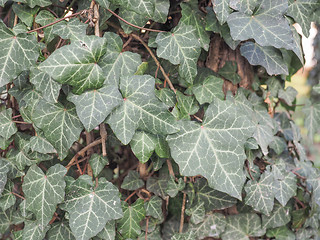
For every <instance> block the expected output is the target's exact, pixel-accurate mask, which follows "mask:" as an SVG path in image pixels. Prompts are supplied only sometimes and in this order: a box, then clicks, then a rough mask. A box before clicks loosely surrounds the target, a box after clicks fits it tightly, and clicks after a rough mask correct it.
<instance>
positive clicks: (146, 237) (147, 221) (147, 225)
mask: <svg viewBox="0 0 320 240" xmlns="http://www.w3.org/2000/svg"><path fill="white" fill-rule="evenodd" d="M148 228H149V217H147V219H146V235H145V236H144V239H145V240H148Z"/></svg>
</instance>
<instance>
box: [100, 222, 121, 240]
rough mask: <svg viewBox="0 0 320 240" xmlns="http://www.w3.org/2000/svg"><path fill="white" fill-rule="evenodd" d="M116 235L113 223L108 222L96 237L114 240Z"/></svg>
mask: <svg viewBox="0 0 320 240" xmlns="http://www.w3.org/2000/svg"><path fill="white" fill-rule="evenodd" d="M115 235H116V228H115V221H114V220H111V221H108V222H107V224H106V225H105V226H104V228H103V229H102V231H101V232H99V233H98V234H97V237H99V238H101V239H104V240H114V239H115Z"/></svg>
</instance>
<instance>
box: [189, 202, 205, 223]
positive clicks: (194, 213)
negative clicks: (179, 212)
mask: <svg viewBox="0 0 320 240" xmlns="http://www.w3.org/2000/svg"><path fill="white" fill-rule="evenodd" d="M205 211H206V210H205V208H204V202H197V204H196V205H195V206H193V207H191V208H187V209H186V214H187V215H188V216H191V217H190V221H191V223H193V224H198V223H201V222H202V221H203V220H204V216H205V214H206V212H205Z"/></svg>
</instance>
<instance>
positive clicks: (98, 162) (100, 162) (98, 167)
mask: <svg viewBox="0 0 320 240" xmlns="http://www.w3.org/2000/svg"><path fill="white" fill-rule="evenodd" d="M89 164H90V166H91V168H92V172H93V175H94V176H95V177H97V176H98V175H99V173H100V172H101V171H102V169H103V168H104V167H105V166H106V165H107V164H109V161H108V158H107V157H103V156H101V155H99V154H96V153H94V154H92V155H91V157H90V159H89Z"/></svg>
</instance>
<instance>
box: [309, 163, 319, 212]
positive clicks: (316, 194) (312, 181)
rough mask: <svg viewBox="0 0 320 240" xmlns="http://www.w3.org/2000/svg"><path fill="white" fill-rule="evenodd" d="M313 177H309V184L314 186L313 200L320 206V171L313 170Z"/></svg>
mask: <svg viewBox="0 0 320 240" xmlns="http://www.w3.org/2000/svg"><path fill="white" fill-rule="evenodd" d="M310 175H311V176H308V178H307V183H308V184H310V185H311V186H312V198H313V199H314V201H315V202H316V203H317V204H318V205H319V206H320V201H319V199H320V177H319V176H320V175H319V171H317V170H316V169H312V174H310Z"/></svg>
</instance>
